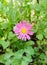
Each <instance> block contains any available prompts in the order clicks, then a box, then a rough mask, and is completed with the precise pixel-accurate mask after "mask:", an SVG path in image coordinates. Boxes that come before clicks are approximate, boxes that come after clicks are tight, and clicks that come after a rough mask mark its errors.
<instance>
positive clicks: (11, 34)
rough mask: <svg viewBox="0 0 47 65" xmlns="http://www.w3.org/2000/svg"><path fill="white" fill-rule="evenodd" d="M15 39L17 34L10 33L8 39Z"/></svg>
mask: <svg viewBox="0 0 47 65" xmlns="http://www.w3.org/2000/svg"><path fill="white" fill-rule="evenodd" d="M14 37H15V34H14V33H13V32H9V34H8V39H9V40H11V39H13V38H14Z"/></svg>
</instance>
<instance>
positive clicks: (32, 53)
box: [24, 46, 34, 55]
mask: <svg viewBox="0 0 47 65" xmlns="http://www.w3.org/2000/svg"><path fill="white" fill-rule="evenodd" d="M24 50H25V52H26V53H27V54H28V55H34V49H33V48H32V47H31V46H28V47H27V48H26V49H24Z"/></svg>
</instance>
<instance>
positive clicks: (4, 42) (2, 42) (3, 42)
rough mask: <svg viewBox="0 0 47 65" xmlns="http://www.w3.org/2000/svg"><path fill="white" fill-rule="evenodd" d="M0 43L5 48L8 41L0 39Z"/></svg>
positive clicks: (8, 43)
mask: <svg viewBox="0 0 47 65" xmlns="http://www.w3.org/2000/svg"><path fill="white" fill-rule="evenodd" d="M0 44H1V45H2V46H3V48H4V49H6V48H7V47H8V46H9V45H10V42H9V41H4V40H0Z"/></svg>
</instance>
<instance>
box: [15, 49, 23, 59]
mask: <svg viewBox="0 0 47 65" xmlns="http://www.w3.org/2000/svg"><path fill="white" fill-rule="evenodd" d="M23 53H24V50H22V49H21V50H19V51H17V52H16V53H15V54H14V57H15V59H21V58H22V55H23Z"/></svg>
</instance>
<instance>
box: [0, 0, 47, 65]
mask: <svg viewBox="0 0 47 65" xmlns="http://www.w3.org/2000/svg"><path fill="white" fill-rule="evenodd" d="M22 20H26V21H27V22H28V21H29V22H30V23H31V24H32V26H33V29H32V30H33V31H34V35H33V36H31V40H29V41H28V40H27V41H26V42H25V41H22V40H19V39H18V38H17V37H16V35H15V34H14V32H13V27H14V26H15V24H17V23H18V22H20V21H22ZM1 64H2V65H3V64H4V65H28V64H29V65H46V64H47V0H38V2H37V0H0V65H1Z"/></svg>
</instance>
